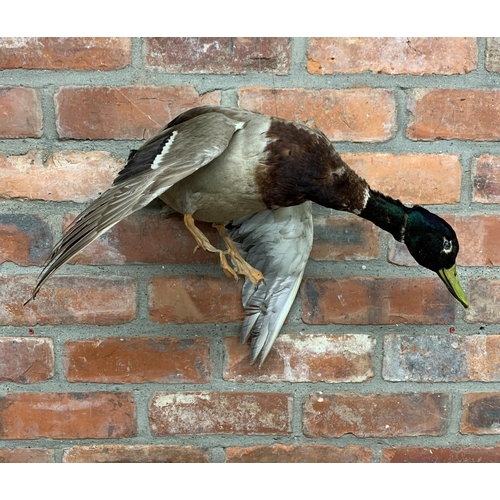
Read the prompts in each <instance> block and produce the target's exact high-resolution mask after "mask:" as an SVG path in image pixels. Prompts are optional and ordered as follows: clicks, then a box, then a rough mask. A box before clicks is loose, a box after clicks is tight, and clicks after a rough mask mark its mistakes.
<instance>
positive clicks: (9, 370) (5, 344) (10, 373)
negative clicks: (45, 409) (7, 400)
mask: <svg viewBox="0 0 500 500" xmlns="http://www.w3.org/2000/svg"><path fill="white" fill-rule="evenodd" d="M53 376H54V343H53V342H52V339H47V338H27V337H2V338H0V381H3V382H5V381H6V382H15V383H17V384H33V383H35V382H41V381H42V380H48V379H50V378H52V377H53Z"/></svg>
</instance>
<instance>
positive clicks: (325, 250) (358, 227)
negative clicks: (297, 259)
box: [310, 214, 380, 260]
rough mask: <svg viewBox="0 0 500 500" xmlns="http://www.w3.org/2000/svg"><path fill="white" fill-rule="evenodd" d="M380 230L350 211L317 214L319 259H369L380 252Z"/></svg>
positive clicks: (316, 255)
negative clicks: (348, 212) (347, 213)
mask: <svg viewBox="0 0 500 500" xmlns="http://www.w3.org/2000/svg"><path fill="white" fill-rule="evenodd" d="M379 234H380V231H379V229H378V228H377V226H375V225H374V224H372V223H371V222H369V221H366V220H364V219H360V218H359V217H356V216H355V215H351V214H349V215H348V216H347V217H342V216H339V215H330V216H315V217H314V243H313V247H312V250H311V255H310V257H311V258H312V259H315V260H367V259H376V258H377V257H378V253H379V247H380V245H379Z"/></svg>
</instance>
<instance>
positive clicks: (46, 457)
mask: <svg viewBox="0 0 500 500" xmlns="http://www.w3.org/2000/svg"><path fill="white" fill-rule="evenodd" d="M54 461H55V452H54V450H45V449H43V448H13V449H12V450H10V449H8V448H0V463H2V464H20V463H33V464H35V463H53V462H54Z"/></svg>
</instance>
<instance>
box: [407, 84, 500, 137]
mask: <svg viewBox="0 0 500 500" xmlns="http://www.w3.org/2000/svg"><path fill="white" fill-rule="evenodd" d="M408 109H409V111H410V122H409V126H408V129H407V135H408V137H409V138H410V139H413V140H417V141H433V140H435V139H460V140H473V141H498V140H499V139H500V90H497V89H492V90H490V89H487V90H483V89H479V90H478V89H467V90H462V89H415V90H413V91H410V93H409V105H408Z"/></svg>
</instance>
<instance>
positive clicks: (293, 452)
mask: <svg viewBox="0 0 500 500" xmlns="http://www.w3.org/2000/svg"><path fill="white" fill-rule="evenodd" d="M371 457H372V452H371V450H370V449H369V448H364V447H361V446H346V447H345V448H338V447H337V446H331V445H321V444H300V445H290V446H285V445H282V444H275V445H274V446H250V447H248V448H245V447H237V446H229V447H228V448H226V462H227V463H357V462H365V463H366V462H370V460H371Z"/></svg>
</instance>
